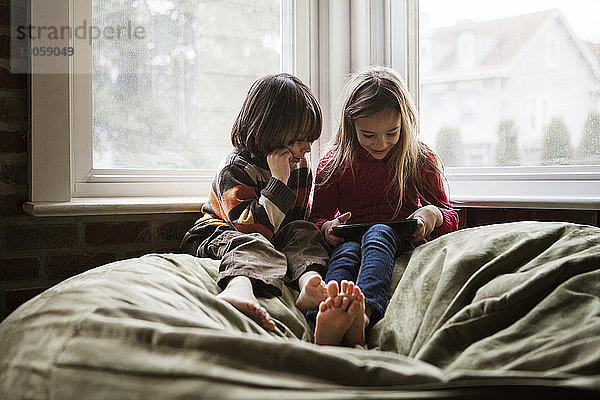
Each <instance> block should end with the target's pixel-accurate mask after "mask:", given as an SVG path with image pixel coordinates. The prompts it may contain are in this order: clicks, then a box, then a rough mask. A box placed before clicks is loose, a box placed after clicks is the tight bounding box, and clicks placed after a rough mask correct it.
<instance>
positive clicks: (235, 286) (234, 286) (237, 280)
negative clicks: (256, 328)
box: [217, 276, 275, 331]
mask: <svg viewBox="0 0 600 400" xmlns="http://www.w3.org/2000/svg"><path fill="white" fill-rule="evenodd" d="M217 298H219V299H221V300H224V301H226V302H228V303H229V304H231V305H232V306H234V307H235V308H237V309H238V310H240V311H241V312H242V313H244V314H245V315H247V316H248V317H250V318H252V319H253V320H254V321H256V322H257V323H258V324H259V325H260V326H262V327H263V328H264V329H266V330H267V331H272V330H274V329H275V322H273V320H272V319H271V316H270V315H269V313H268V312H267V310H265V309H264V307H261V306H260V304H259V303H258V300H256V297H255V296H254V292H253V291H252V282H251V281H250V279H249V278H247V277H245V276H236V277H234V278H232V279H231V280H230V281H229V283H228V284H227V287H226V288H225V290H223V291H222V292H221V293H219V294H218V295H217Z"/></svg>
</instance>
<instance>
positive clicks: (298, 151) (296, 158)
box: [286, 140, 312, 166]
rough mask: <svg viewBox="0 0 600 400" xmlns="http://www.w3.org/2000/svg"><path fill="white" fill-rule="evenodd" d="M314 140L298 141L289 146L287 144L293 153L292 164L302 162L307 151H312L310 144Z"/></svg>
mask: <svg viewBox="0 0 600 400" xmlns="http://www.w3.org/2000/svg"><path fill="white" fill-rule="evenodd" d="M311 144H312V142H307V141H304V140H301V141H297V142H294V143H292V144H291V145H289V146H286V147H287V148H288V150H289V151H290V153H292V158H291V159H290V165H292V166H293V165H295V164H298V163H299V162H300V160H301V159H303V158H304V155H305V154H306V153H309V152H310V145H311Z"/></svg>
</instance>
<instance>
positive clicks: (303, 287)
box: [296, 271, 327, 312]
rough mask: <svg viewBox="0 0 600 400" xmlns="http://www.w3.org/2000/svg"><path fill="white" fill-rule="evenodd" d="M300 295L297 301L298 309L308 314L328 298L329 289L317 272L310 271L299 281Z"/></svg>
mask: <svg viewBox="0 0 600 400" xmlns="http://www.w3.org/2000/svg"><path fill="white" fill-rule="evenodd" d="M298 286H299V287H300V295H299V296H298V300H296V307H298V308H299V309H300V311H302V312H306V311H308V310H311V309H313V308H317V306H318V305H319V304H320V303H321V302H322V301H323V300H325V299H326V298H327V289H326V288H325V282H323V279H321V275H319V273H318V272H315V271H308V272H306V273H304V274H303V275H302V276H301V277H300V279H298Z"/></svg>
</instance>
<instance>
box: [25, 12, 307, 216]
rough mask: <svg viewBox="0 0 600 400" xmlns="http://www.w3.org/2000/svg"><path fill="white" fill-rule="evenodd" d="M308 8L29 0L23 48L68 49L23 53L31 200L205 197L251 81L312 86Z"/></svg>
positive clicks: (228, 144) (225, 150)
mask: <svg viewBox="0 0 600 400" xmlns="http://www.w3.org/2000/svg"><path fill="white" fill-rule="evenodd" d="M70 6H71V7H70ZM308 7H309V2H308V0H306V1H302V0H301V1H298V0H296V1H292V0H253V1H241V0H225V1H219V2H212V1H209V2H207V1H201V0H190V1H188V0H185V1H183V0H111V1H99V0H98V1H92V2H84V1H75V2H72V1H70V0H48V1H43V2H42V1H34V2H32V5H31V26H32V27H34V29H33V32H34V33H35V32H36V28H35V27H37V26H39V27H44V29H45V30H43V31H41V32H40V31H39V30H37V32H38V35H35V34H34V35H32V36H31V38H30V39H31V44H30V45H31V48H32V49H34V48H35V47H39V46H42V45H47V44H51V45H52V46H53V47H65V48H71V49H73V50H72V57H62V58H59V57H56V59H55V60H54V59H53V60H48V59H44V60H41V59H40V58H39V57H38V58H36V57H32V58H31V72H32V89H33V96H32V130H33V135H32V193H31V197H32V201H33V202H34V203H35V202H40V203H39V204H40V205H43V204H46V203H42V202H62V203H64V202H72V201H73V200H76V199H79V198H81V199H85V198H97V197H106V198H113V197H119V196H124V197H140V196H146V197H148V199H149V201H150V202H151V201H152V200H151V197H157V196H158V197H164V196H179V197H183V196H188V197H189V196H193V197H203V196H206V195H207V193H208V187H209V184H210V181H211V179H212V176H213V175H214V170H215V168H216V166H217V164H218V162H219V160H220V159H221V158H222V156H223V155H224V154H225V153H226V152H227V151H228V150H229V149H230V146H231V145H230V143H229V140H228V135H229V131H230V129H231V126H232V124H233V121H234V119H235V116H236V115H237V112H238V111H239V108H240V107H241V104H242V101H243V99H244V97H245V95H246V93H247V91H248V89H249V87H250V84H251V83H252V82H253V81H254V80H255V79H257V78H258V77H260V76H263V75H265V74H267V73H274V72H279V71H288V72H292V73H295V74H297V75H298V76H300V77H301V78H302V79H303V80H305V82H309V80H308V78H309V74H308V71H309V68H310V62H309V58H308V56H307V55H308V54H310V52H309V51H308V46H309V45H310V40H307V37H308V35H309V31H308V18H309V11H308V10H309V9H308ZM53 27H55V28H56V31H57V32H59V35H58V36H57V35H50V33H49V29H52V28H53ZM39 33H41V34H39ZM49 61H52V62H49ZM134 201H137V200H134ZM34 213H35V212H34Z"/></svg>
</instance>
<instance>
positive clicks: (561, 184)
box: [409, 0, 600, 207]
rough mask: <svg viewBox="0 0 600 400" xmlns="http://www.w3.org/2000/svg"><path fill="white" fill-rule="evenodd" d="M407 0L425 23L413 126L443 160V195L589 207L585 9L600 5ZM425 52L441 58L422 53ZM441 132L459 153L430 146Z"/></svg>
mask: <svg viewBox="0 0 600 400" xmlns="http://www.w3.org/2000/svg"><path fill="white" fill-rule="evenodd" d="M418 5H419V19H420V20H421V21H424V22H425V23H424V24H422V25H421V26H420V31H419V33H418V37H419V39H420V40H422V41H423V44H422V46H423V47H422V52H424V54H425V57H427V63H426V64H421V68H420V91H419V92H420V99H419V100H420V118H421V125H420V126H421V132H420V133H421V136H422V139H423V140H424V141H425V142H426V143H428V144H430V145H431V146H432V147H433V148H434V150H436V151H437V152H438V153H439V154H440V156H441V158H442V160H443V161H445V163H446V166H447V167H449V168H447V173H448V176H449V179H450V187H451V191H452V196H451V197H452V198H453V200H455V201H464V202H467V203H471V204H475V203H476V202H477V200H478V199H479V200H482V201H483V200H486V199H487V200H493V199H500V200H501V199H505V200H506V201H505V203H508V202H510V201H518V200H519V199H520V200H522V201H523V202H525V203H526V202H529V201H531V202H540V203H544V202H555V203H556V204H563V205H567V204H568V203H572V204H573V206H577V203H578V204H579V205H581V204H587V206H590V202H591V203H594V204H595V206H594V207H597V205H598V203H599V202H600V148H598V147H597V146H596V147H595V148H594V149H592V148H591V147H590V145H591V143H597V141H598V140H600V128H599V127H598V124H594V122H593V121H595V120H596V119H597V118H596V116H597V115H598V112H599V111H600V110H598V105H597V102H596V100H595V99H597V98H598V96H599V95H600V57H599V56H598V53H597V52H596V53H594V51H593V50H594V49H597V46H598V43H600V26H599V25H598V24H597V21H595V18H594V17H592V16H591V15H597V14H598V13H600V5H599V4H598V3H597V2H590V1H586V0H556V1H549V2H544V4H543V5H537V6H536V5H535V4H534V3H533V2H523V1H517V0H516V1H503V2H495V3H494V4H493V5H490V3H489V2H474V1H468V0H456V1H452V2H448V1H445V0H421V1H419V2H418ZM536 7H538V8H536ZM409 40H410V37H409ZM431 53H433V54H436V53H440V54H443V57H437V59H435V60H432V57H431V55H430V54H431ZM559 54H560V56H559ZM491 83H493V84H491ZM444 84H445V89H444V91H443V92H442V93H441V92H440V87H441V85H444ZM465 87H468V92H465V91H464V90H465V89H464V88H465ZM430 98H433V99H435V101H431V100H430ZM457 102H458V103H457ZM433 105H435V107H433ZM455 113H458V115H456V114H455ZM439 115H444V116H446V118H444V119H440V118H439ZM448 132H453V134H454V135H455V136H456V137H457V138H459V139H460V140H459V141H458V142H459V143H460V142H462V151H449V149H447V148H446V147H444V146H443V145H442V146H441V147H439V146H436V144H438V145H439V144H440V143H442V142H443V141H440V140H439V139H438V137H439V136H440V135H446V136H447V135H448ZM474 202H475V203H474ZM584 206H585V205H584Z"/></svg>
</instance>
